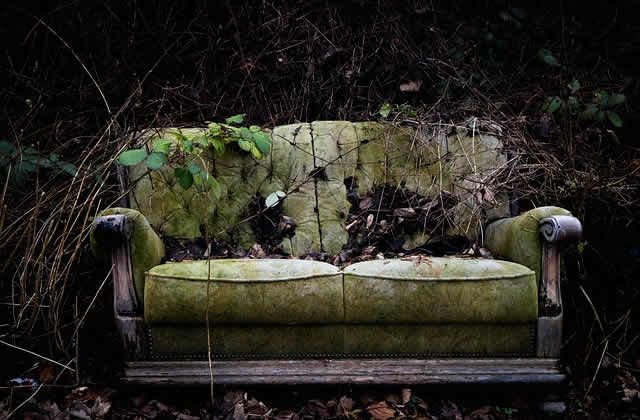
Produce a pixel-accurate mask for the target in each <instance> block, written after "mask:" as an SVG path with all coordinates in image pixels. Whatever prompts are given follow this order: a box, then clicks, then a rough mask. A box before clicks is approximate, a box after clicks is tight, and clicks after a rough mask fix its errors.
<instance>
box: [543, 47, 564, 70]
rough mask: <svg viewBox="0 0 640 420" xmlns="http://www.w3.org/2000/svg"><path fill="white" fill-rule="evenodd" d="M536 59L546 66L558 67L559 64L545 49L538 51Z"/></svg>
mask: <svg viewBox="0 0 640 420" xmlns="http://www.w3.org/2000/svg"><path fill="white" fill-rule="evenodd" d="M538 58H539V59H540V60H541V61H542V62H543V63H545V64H546V65H548V66H551V67H558V66H559V65H560V62H558V59H557V58H555V57H554V55H553V54H552V53H551V51H549V50H548V49H546V48H541V49H540V50H538Z"/></svg>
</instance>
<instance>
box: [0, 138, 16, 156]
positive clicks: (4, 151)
mask: <svg viewBox="0 0 640 420" xmlns="http://www.w3.org/2000/svg"><path fill="white" fill-rule="evenodd" d="M16 152H17V149H16V146H15V145H14V144H13V143H11V142H9V141H8V140H0V155H3V156H7V157H11V156H13V155H14V154H15V153H16Z"/></svg>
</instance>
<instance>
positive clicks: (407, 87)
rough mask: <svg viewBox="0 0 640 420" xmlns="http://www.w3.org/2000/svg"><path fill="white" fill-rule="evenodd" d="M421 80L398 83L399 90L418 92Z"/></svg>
mask: <svg viewBox="0 0 640 420" xmlns="http://www.w3.org/2000/svg"><path fill="white" fill-rule="evenodd" d="M421 86H422V80H412V81H410V82H407V83H403V84H401V85H400V92H420V87H421Z"/></svg>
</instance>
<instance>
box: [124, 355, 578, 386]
mask: <svg viewBox="0 0 640 420" xmlns="http://www.w3.org/2000/svg"><path fill="white" fill-rule="evenodd" d="M211 378H213V382H214V384H216V385H250V384H251V385H259V384H280V385H298V384H335V383H342V384H398V385H399V384H405V385H410V384H522V385H527V384H560V383H562V382H564V381H565V379H566V375H565V373H564V371H563V369H562V367H561V365H560V362H559V360H558V359H540V358H520V359H511V358H509V359H507V358H491V359H489V358H487V359H453V358H452V359H449V358H447V359H314V360H214V361H212V364H211V369H210V367H209V362H207V361H136V362H128V363H127V364H126V366H125V369H124V377H123V378H122V381H123V382H124V383H129V384H147V385H209V384H210V383H211Z"/></svg>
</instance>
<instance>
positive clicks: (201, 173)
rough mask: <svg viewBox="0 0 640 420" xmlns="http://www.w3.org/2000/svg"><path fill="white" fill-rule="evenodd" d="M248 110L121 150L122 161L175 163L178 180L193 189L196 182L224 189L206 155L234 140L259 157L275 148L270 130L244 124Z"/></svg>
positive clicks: (160, 166) (219, 151) (128, 163)
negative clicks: (196, 130)
mask: <svg viewBox="0 0 640 420" xmlns="http://www.w3.org/2000/svg"><path fill="white" fill-rule="evenodd" d="M244 118H245V115H244V114H238V115H233V116H231V117H229V118H227V119H225V121H224V123H216V122H210V123H209V124H208V125H207V129H206V130H204V131H203V132H202V133H200V134H197V135H193V136H187V135H185V134H183V133H181V132H180V131H173V132H171V133H168V134H169V135H172V136H173V137H174V138H166V137H162V138H158V139H155V140H154V141H153V142H152V144H151V151H150V152H149V151H147V149H144V148H140V149H129V150H126V151H124V152H122V153H121V154H120V156H119V157H118V163H119V164H120V165H123V166H134V165H139V164H143V163H144V165H146V166H147V168H149V169H151V170H153V171H156V170H160V169H163V168H165V167H166V166H171V167H172V168H173V174H174V176H175V177H176V179H177V181H178V184H179V185H180V186H181V187H182V188H184V189H189V188H191V186H193V185H195V186H196V187H198V188H200V189H203V188H204V189H207V190H209V189H210V190H212V191H213V193H214V194H215V195H219V193H220V185H219V184H218V182H217V181H216V179H215V178H214V177H213V176H212V175H210V174H209V170H208V165H207V160H206V157H208V156H209V155H208V154H213V155H214V156H215V155H218V156H219V155H222V154H223V153H224V152H225V149H226V148H227V146H228V145H230V144H235V145H237V147H239V148H240V149H241V150H244V151H245V152H248V153H250V154H251V155H252V156H253V157H254V158H255V159H262V158H263V157H264V156H266V155H268V154H269V152H270V151H271V136H270V134H269V133H268V132H267V131H265V130H263V129H262V128H260V127H258V126H257V125H251V126H249V127H245V126H242V125H241V124H243V123H244Z"/></svg>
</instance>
